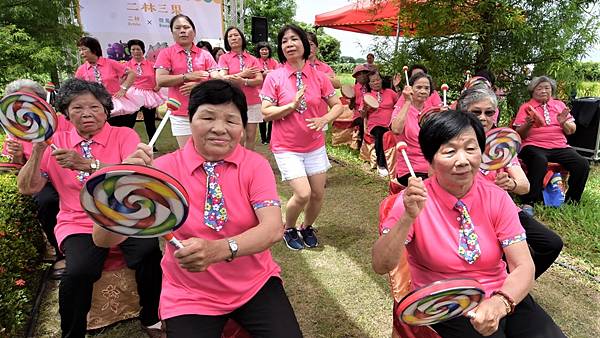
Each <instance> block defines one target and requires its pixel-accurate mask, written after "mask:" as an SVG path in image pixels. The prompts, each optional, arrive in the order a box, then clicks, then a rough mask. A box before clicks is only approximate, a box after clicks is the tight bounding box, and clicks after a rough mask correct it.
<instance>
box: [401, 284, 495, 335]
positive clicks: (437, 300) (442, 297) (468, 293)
mask: <svg viewBox="0 0 600 338" xmlns="http://www.w3.org/2000/svg"><path fill="white" fill-rule="evenodd" d="M484 294H485V293H484V291H483V286H482V285H481V284H480V283H479V282H477V281H476V280H474V279H467V278H465V279H461V278H456V279H446V280H442V281H438V282H435V283H432V284H429V285H426V286H423V287H421V288H419V289H416V290H414V291H412V292H410V293H409V294H407V295H406V296H404V298H402V300H400V302H399V303H398V306H397V307H396V310H395V313H396V316H397V317H398V318H399V319H400V320H401V321H403V322H404V323H406V324H408V325H414V326H422V325H432V324H437V323H441V322H444V321H447V320H450V319H452V318H456V317H458V316H462V315H466V314H468V313H469V311H470V310H472V309H474V308H475V307H476V306H477V305H479V303H481V301H483V297H484ZM468 316H472V314H468Z"/></svg>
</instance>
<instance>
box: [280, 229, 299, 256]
mask: <svg viewBox="0 0 600 338" xmlns="http://www.w3.org/2000/svg"><path fill="white" fill-rule="evenodd" d="M283 241H284V242H285V245H286V246H287V247H288V248H290V249H291V250H295V251H297V250H302V249H304V243H303V242H302V238H300V234H299V232H298V229H295V228H289V229H285V232H284V233H283Z"/></svg>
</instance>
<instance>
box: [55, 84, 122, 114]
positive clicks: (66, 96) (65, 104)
mask: <svg viewBox="0 0 600 338" xmlns="http://www.w3.org/2000/svg"><path fill="white" fill-rule="evenodd" d="M85 94H92V95H93V96H94V97H95V98H96V99H97V100H98V101H100V104H101V105H102V106H103V107H104V111H105V112H106V116H107V117H110V111H111V110H113V102H112V96H111V95H110V94H109V93H108V91H106V88H104V86H103V85H101V84H99V83H96V82H89V81H85V80H81V79H77V78H71V79H68V80H67V81H65V83H63V85H62V86H61V87H60V90H59V91H58V94H57V95H56V108H57V109H58V111H60V112H61V113H63V114H65V115H66V116H67V118H69V112H68V108H69V106H70V105H71V102H72V101H73V100H74V99H75V98H76V97H78V96H81V95H85Z"/></svg>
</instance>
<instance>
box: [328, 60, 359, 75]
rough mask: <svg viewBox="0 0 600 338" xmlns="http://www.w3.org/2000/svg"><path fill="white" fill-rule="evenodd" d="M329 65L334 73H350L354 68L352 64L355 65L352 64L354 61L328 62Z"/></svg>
mask: <svg viewBox="0 0 600 338" xmlns="http://www.w3.org/2000/svg"><path fill="white" fill-rule="evenodd" d="M329 66H331V68H333V71H334V72H335V73H336V74H339V73H350V74H352V71H353V70H354V66H356V64H354V63H331V64H329Z"/></svg>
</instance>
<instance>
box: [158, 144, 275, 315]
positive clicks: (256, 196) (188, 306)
mask: <svg viewBox="0 0 600 338" xmlns="http://www.w3.org/2000/svg"><path fill="white" fill-rule="evenodd" d="M204 162H205V160H204V159H203V158H202V156H200V154H198V152H197V151H196V149H195V148H194V141H193V138H190V140H188V142H187V143H186V144H185V146H184V148H183V149H180V150H177V151H175V152H173V153H170V154H167V155H164V156H162V157H160V158H158V159H156V160H155V161H154V165H155V166H156V167H157V168H158V169H161V170H164V171H165V172H166V173H168V174H170V175H172V176H173V177H174V178H176V179H178V180H179V181H180V182H182V183H185V185H186V188H187V190H188V193H189V195H190V196H193V197H194V198H191V199H190V201H189V202H190V209H189V215H188V218H187V220H186V222H185V223H184V224H183V225H182V226H181V227H180V228H179V229H177V231H175V233H174V235H175V236H176V237H177V238H179V239H187V238H192V237H198V238H203V239H207V240H219V239H223V238H229V237H233V236H236V235H239V234H240V233H243V232H245V231H247V230H249V229H251V228H253V227H255V226H257V225H258V218H257V217H256V213H255V210H256V209H259V208H262V207H266V206H273V205H275V206H278V205H279V196H278V195H277V188H276V184H275V176H274V175H273V171H272V170H271V167H270V165H269V163H268V162H267V160H266V159H265V158H263V157H262V156H261V155H259V154H257V153H255V152H253V151H250V150H247V149H245V148H244V147H242V146H240V145H237V146H236V148H235V150H234V151H233V153H231V154H230V155H228V156H227V157H225V159H224V163H223V164H221V165H218V166H217V167H216V168H215V170H216V172H217V174H218V175H219V185H220V186H221V190H222V192H223V198H224V200H225V208H226V209H227V211H228V213H227V215H228V220H227V222H226V223H225V225H224V226H223V228H222V229H221V231H215V230H213V229H211V228H209V227H208V226H206V225H204V202H205V200H206V173H205V172H204V169H203V168H202V163H204ZM282 231H283V229H282ZM174 251H175V250H174V249H173V248H172V247H171V246H168V245H167V246H166V247H165V254H164V256H163V260H162V263H161V266H162V270H163V281H162V292H161V294H160V308H159V312H160V317H161V319H168V318H172V317H175V316H181V315H186V314H197V315H211V316H213V315H222V314H226V313H230V312H232V311H234V310H235V309H237V308H239V307H241V306H242V305H244V304H245V303H247V302H248V301H249V300H250V299H251V298H252V297H254V295H256V293H257V292H258V291H259V290H260V289H261V288H262V287H263V285H264V284H265V283H266V282H267V280H268V279H269V278H271V277H273V276H276V277H279V273H280V268H279V266H278V265H277V263H275V261H274V260H273V257H272V256H271V252H270V250H268V249H267V250H265V251H262V252H259V253H256V254H253V255H248V256H241V257H237V258H235V259H234V260H233V261H232V262H230V263H227V262H220V263H215V264H212V265H211V266H209V267H208V269H207V270H206V271H204V272H188V271H187V270H185V269H182V268H181V267H180V266H179V264H178V262H177V260H176V259H175V258H174V256H173V253H174Z"/></svg>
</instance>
